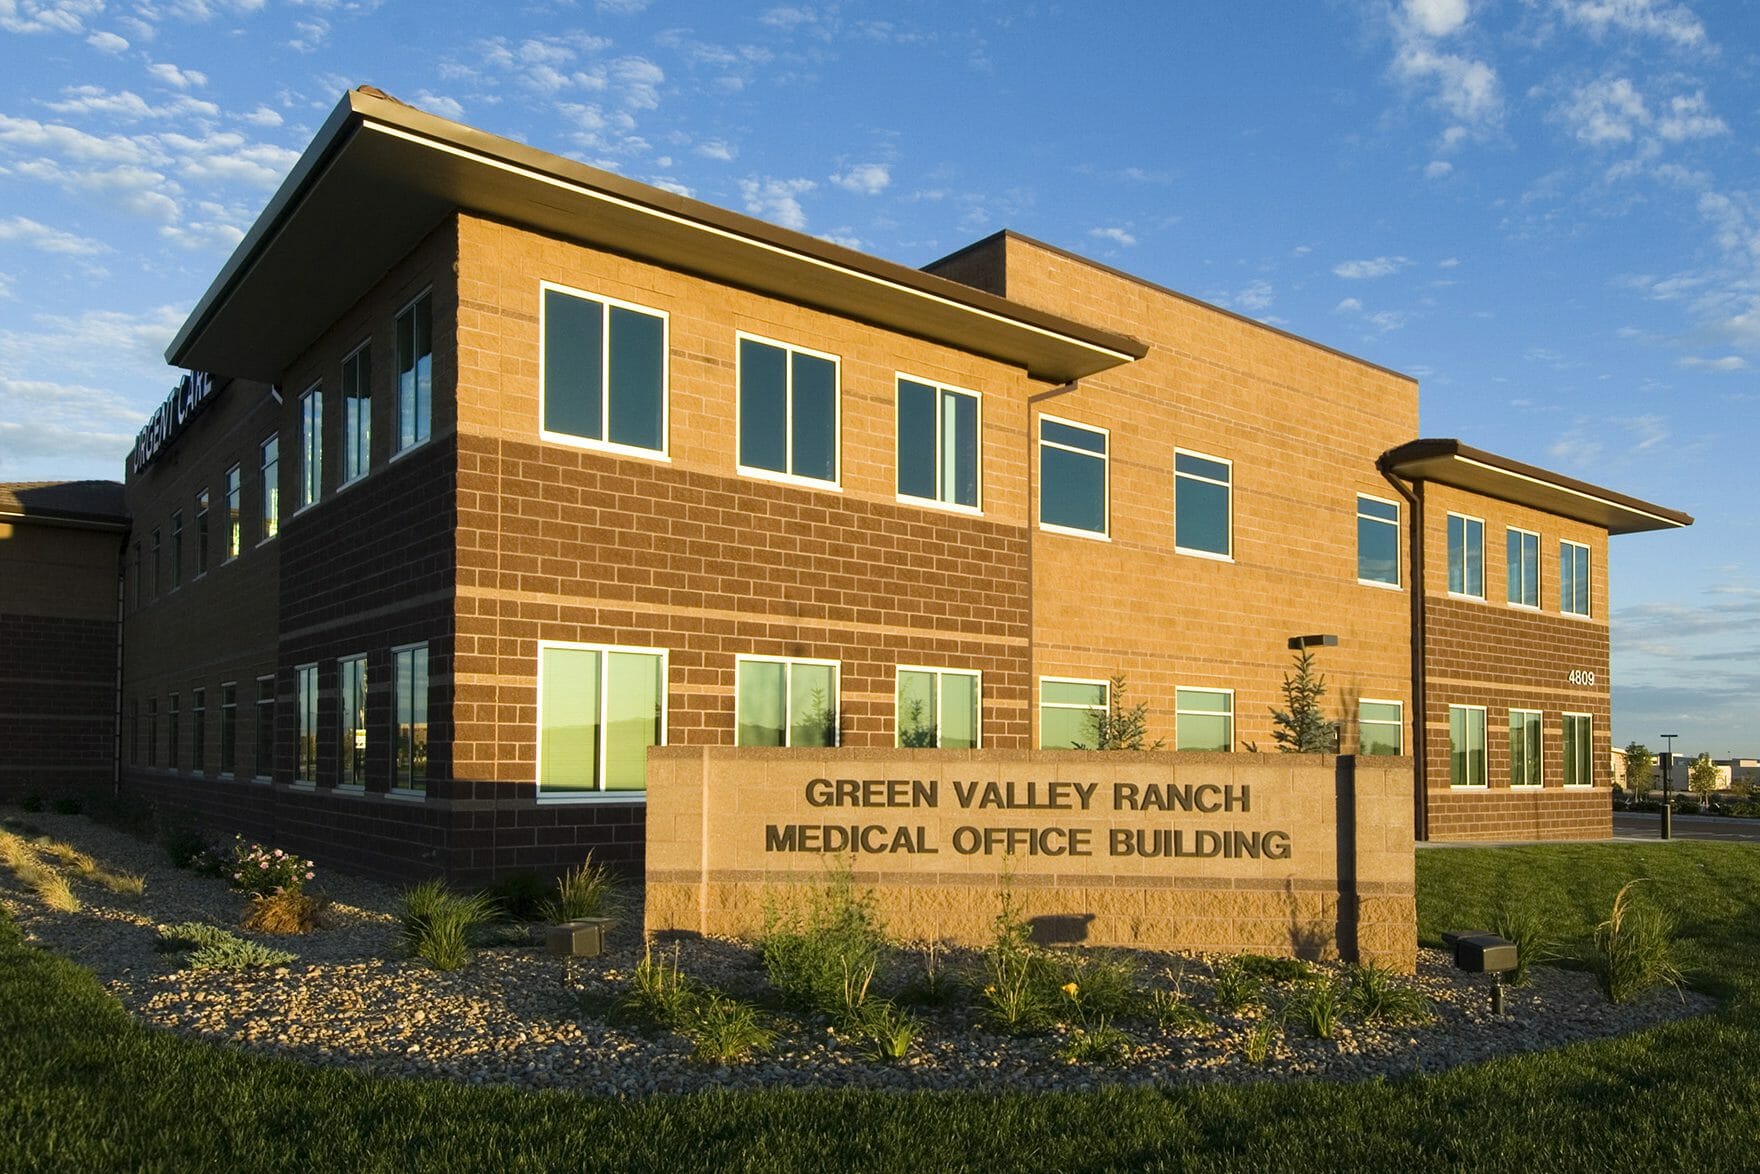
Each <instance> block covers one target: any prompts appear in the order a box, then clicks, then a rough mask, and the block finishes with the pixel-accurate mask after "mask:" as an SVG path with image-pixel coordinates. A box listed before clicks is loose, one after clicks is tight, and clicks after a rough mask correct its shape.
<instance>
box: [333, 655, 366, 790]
mask: <svg viewBox="0 0 1760 1174" xmlns="http://www.w3.org/2000/svg"><path fill="white" fill-rule="evenodd" d="M336 713H337V718H338V724H339V726H340V728H341V739H340V744H339V745H338V746H337V759H336V763H337V766H336V785H337V786H339V787H350V788H353V789H355V790H365V789H366V785H367V658H366V657H364V656H351V657H348V658H346V659H344V660H339V661H337V662H336Z"/></svg>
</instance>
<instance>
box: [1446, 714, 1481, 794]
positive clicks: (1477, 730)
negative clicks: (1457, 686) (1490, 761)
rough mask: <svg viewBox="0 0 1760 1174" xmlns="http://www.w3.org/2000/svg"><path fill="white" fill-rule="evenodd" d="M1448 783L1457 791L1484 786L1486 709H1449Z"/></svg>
mask: <svg viewBox="0 0 1760 1174" xmlns="http://www.w3.org/2000/svg"><path fill="white" fill-rule="evenodd" d="M1448 781H1449V783H1450V785H1452V786H1456V787H1483V786H1484V785H1485V707H1484V706H1481V705H1451V706H1449V707H1448Z"/></svg>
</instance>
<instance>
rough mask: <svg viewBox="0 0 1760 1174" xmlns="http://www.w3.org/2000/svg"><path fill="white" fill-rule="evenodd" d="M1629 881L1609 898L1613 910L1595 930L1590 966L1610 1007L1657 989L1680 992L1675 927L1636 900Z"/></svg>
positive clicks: (1664, 915)
mask: <svg viewBox="0 0 1760 1174" xmlns="http://www.w3.org/2000/svg"><path fill="white" fill-rule="evenodd" d="M1638 883H1639V882H1637V881H1629V882H1627V883H1626V884H1625V885H1624V886H1623V887H1621V889H1620V891H1619V893H1618V894H1617V895H1615V897H1614V898H1613V910H1612V912H1610V913H1609V914H1608V918H1607V920H1606V921H1604V922H1602V923H1601V924H1600V925H1598V926H1596V927H1595V937H1594V945H1593V948H1592V950H1591V951H1590V954H1589V966H1590V969H1591V970H1592V971H1593V972H1594V974H1595V981H1596V982H1597V983H1598V984H1599V985H1600V987H1601V993H1602V994H1604V995H1606V996H1607V999H1608V1001H1609V1002H1612V1003H1626V1002H1630V1001H1631V1000H1632V999H1635V998H1637V997H1638V996H1639V995H1641V994H1643V993H1644V992H1645V991H1648V990H1651V989H1653V988H1655V987H1659V986H1673V987H1678V986H1679V985H1680V982H1681V972H1680V969H1679V968H1678V967H1677V966H1676V965H1675V962H1674V926H1673V924H1672V922H1671V920H1670V918H1669V916H1668V914H1666V913H1664V912H1663V911H1662V910H1661V909H1658V908H1657V907H1656V906H1654V905H1652V904H1650V903H1649V902H1647V901H1642V900H1637V899H1634V898H1635V894H1634V893H1633V887H1634V886H1635V885H1637V884H1638Z"/></svg>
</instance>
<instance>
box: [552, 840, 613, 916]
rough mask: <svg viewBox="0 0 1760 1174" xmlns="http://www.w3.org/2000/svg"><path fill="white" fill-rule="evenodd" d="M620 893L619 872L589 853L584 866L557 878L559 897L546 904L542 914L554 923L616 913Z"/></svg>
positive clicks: (582, 864)
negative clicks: (616, 901) (615, 871)
mask: <svg viewBox="0 0 1760 1174" xmlns="http://www.w3.org/2000/svg"><path fill="white" fill-rule="evenodd" d="M616 894H617V876H616V874H615V873H613V872H612V871H611V869H609V868H608V867H606V866H605V865H603V864H594V863H593V854H592V853H591V852H589V853H587V858H586V860H584V861H582V862H581V865H580V867H578V868H572V869H570V870H569V871H568V872H566V873H564V874H563V875H562V876H561V877H560V878H559V879H558V880H557V882H556V896H555V897H554V898H553V899H551V900H548V901H546V902H545V903H544V904H543V906H542V913H543V916H544V918H545V920H547V921H552V922H564V921H577V920H579V919H580V918H583V917H605V916H608V915H609V914H610V913H611V912H612V908H613V905H614V903H615V898H616Z"/></svg>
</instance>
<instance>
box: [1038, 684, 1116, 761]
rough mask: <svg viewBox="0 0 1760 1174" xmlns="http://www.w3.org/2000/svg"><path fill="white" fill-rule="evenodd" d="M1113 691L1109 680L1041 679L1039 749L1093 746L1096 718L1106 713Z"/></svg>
mask: <svg viewBox="0 0 1760 1174" xmlns="http://www.w3.org/2000/svg"><path fill="white" fill-rule="evenodd" d="M1111 693H1112V686H1111V685H1110V684H1109V683H1108V682H1106V681H1084V680H1073V679H1070V678H1066V677H1041V678H1039V748H1040V749H1041V750H1062V749H1066V748H1069V747H1073V746H1092V745H1094V741H1095V729H1096V726H1095V719H1096V718H1101V717H1105V716H1106V707H1107V704H1108V702H1109V701H1110V697H1111Z"/></svg>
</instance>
